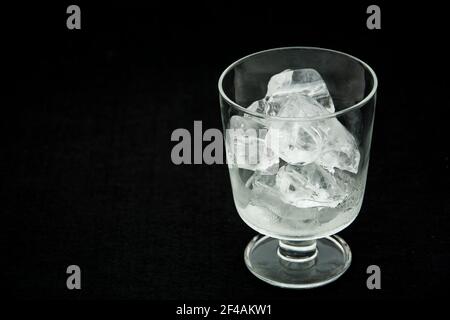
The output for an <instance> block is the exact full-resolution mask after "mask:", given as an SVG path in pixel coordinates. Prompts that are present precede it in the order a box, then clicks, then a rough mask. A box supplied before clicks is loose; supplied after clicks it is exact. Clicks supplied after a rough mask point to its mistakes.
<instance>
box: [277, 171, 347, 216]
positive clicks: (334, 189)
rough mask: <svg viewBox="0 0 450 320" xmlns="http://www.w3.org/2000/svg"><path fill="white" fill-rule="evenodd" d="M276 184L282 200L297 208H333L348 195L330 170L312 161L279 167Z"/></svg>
mask: <svg viewBox="0 0 450 320" xmlns="http://www.w3.org/2000/svg"><path fill="white" fill-rule="evenodd" d="M276 186H277V188H278V190H279V191H280V194H281V199H282V200H284V201H285V202H287V203H289V204H292V205H294V206H296V207H299V208H311V207H331V208H335V207H337V206H338V205H339V204H340V203H341V202H342V201H344V199H345V198H346V197H347V196H348V191H347V190H346V189H344V188H343V187H342V186H341V185H340V184H339V181H338V180H337V179H336V178H335V177H334V176H333V175H332V174H331V173H330V172H328V171H327V170H325V169H323V168H322V167H321V166H319V165H317V164H314V163H311V164H308V165H304V166H293V165H290V164H287V165H286V166H283V167H281V168H280V170H278V173H277V176H276Z"/></svg>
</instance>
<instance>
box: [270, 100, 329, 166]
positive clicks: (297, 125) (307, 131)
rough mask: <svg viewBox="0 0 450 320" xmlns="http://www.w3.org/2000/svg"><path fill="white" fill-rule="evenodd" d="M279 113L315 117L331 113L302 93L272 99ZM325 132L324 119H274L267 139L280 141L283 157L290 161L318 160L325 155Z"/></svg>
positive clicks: (298, 116)
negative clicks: (321, 126) (322, 152)
mask: <svg viewBox="0 0 450 320" xmlns="http://www.w3.org/2000/svg"><path fill="white" fill-rule="evenodd" d="M267 103H270V104H272V105H273V106H276V107H273V109H278V113H277V116H279V117H284V118H300V117H314V116H320V115H321V114H324V113H325V114H326V113H328V112H327V111H326V110H325V108H324V107H323V106H321V105H320V104H319V103H318V102H317V101H315V100H314V99H312V98H310V97H308V96H305V95H303V94H300V93H292V94H284V95H276V96H273V97H271V98H270V99H268V101H267ZM323 137H324V135H323V133H322V132H321V129H320V121H289V120H273V121H271V122H270V128H269V131H268V133H267V136H266V139H267V140H269V139H270V140H271V141H276V143H277V147H278V153H279V156H280V158H282V159H283V160H284V161H286V162H288V163H290V164H307V163H311V162H314V161H315V160H316V159H318V157H319V156H320V154H321V151H322V145H323Z"/></svg>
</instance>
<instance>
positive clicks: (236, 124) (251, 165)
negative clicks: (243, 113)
mask: <svg viewBox="0 0 450 320" xmlns="http://www.w3.org/2000/svg"><path fill="white" fill-rule="evenodd" d="M266 134H267V129H264V127H263V126H262V125H261V124H260V123H258V122H256V121H254V120H253V119H252V118H245V117H240V116H232V117H231V119H230V129H228V130H227V133H226V146H227V161H228V165H229V166H231V167H232V166H234V165H235V166H237V167H238V168H242V169H248V170H252V171H259V172H261V173H262V174H275V173H276V172H277V170H278V163H279V160H278V156H277V154H276V153H275V152H274V151H273V150H272V149H271V148H270V147H268V146H267V145H266V140H265V136H266Z"/></svg>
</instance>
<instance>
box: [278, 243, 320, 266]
mask: <svg viewBox="0 0 450 320" xmlns="http://www.w3.org/2000/svg"><path fill="white" fill-rule="evenodd" d="M277 253H278V256H279V257H280V258H281V259H283V260H284V261H286V262H295V263H307V264H311V263H313V262H314V259H315V258H316V257H317V246H316V240H304V241H288V240H279V241H278V251H277Z"/></svg>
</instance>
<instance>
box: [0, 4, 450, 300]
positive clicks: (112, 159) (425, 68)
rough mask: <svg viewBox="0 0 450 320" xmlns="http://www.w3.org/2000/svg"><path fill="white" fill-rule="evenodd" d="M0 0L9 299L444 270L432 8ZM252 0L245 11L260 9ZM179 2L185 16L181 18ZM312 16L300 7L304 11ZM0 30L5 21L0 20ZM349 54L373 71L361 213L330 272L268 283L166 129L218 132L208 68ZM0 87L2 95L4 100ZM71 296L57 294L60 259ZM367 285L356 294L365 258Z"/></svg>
mask: <svg viewBox="0 0 450 320" xmlns="http://www.w3.org/2000/svg"><path fill="white" fill-rule="evenodd" d="M67 5H68V4H63V5H61V4H60V5H55V6H53V7H51V8H43V7H36V8H35V7H33V8H31V7H27V6H24V7H15V8H11V9H9V8H8V9H7V10H6V9H5V14H4V15H5V19H6V20H4V21H3V22H5V21H6V24H7V27H8V29H7V30H10V32H8V34H7V35H6V36H5V37H6V41H7V43H8V45H7V46H6V47H5V51H6V53H7V54H8V58H7V60H5V61H4V62H6V65H7V74H6V76H7V79H8V82H9V83H10V84H12V88H11V89H10V88H9V86H8V87H7V95H6V97H7V98H8V100H7V101H8V102H7V103H2V115H1V117H0V121H1V128H2V130H4V134H3V137H4V138H5V142H4V143H3V144H2V151H1V158H0V181H1V204H2V206H1V207H2V209H1V212H2V221H3V222H2V229H3V231H2V232H1V245H2V247H1V249H2V261H3V263H2V273H3V276H4V278H5V279H6V281H5V282H3V284H4V286H5V287H6V289H4V292H7V293H8V295H9V296H10V297H13V298H67V299H72V298H81V299H91V298H92V299H94V298H127V299H128V298H130V299H135V298H139V299H179V300H181V301H187V300H189V299H216V300H217V299H223V300H225V301H227V300H231V299H241V298H254V299H269V301H272V300H275V299H308V298H332V299H334V298H336V297H338V298H342V299H345V298H399V297H400V298H403V297H405V298H406V297H416V298H417V297H418V298H425V297H431V296H436V295H438V289H439V288H443V287H445V285H446V284H447V282H448V280H449V279H448V258H449V256H448V248H449V244H450V240H449V236H448V226H449V213H450V212H449V211H450V210H449V201H448V194H449V192H448V191H449V190H448V178H447V176H448V147H447V146H446V143H445V141H446V140H447V138H448V125H447V126H445V125H444V124H445V123H446V122H447V119H446V118H445V109H448V98H446V95H447V94H448V89H447V88H446V87H447V86H448V84H446V83H444V82H442V81H439V80H438V76H439V74H440V73H444V72H445V71H444V70H443V67H444V62H445V60H446V59H448V58H447V57H446V56H445V52H446V51H445V50H443V48H440V47H439V45H440V44H442V39H440V40H439V41H436V40H434V39H433V37H432V35H437V37H438V38H439V34H442V36H443V32H444V31H443V25H444V20H443V19H444V18H445V17H444V16H443V14H442V9H441V8H439V7H435V6H432V5H430V6H427V8H426V9H423V8H420V7H417V8H414V7H412V6H399V8H398V9H397V8H394V7H392V6H388V5H381V8H382V30H377V31H370V30H367V28H366V27H365V20H366V17H367V15H366V13H365V9H366V8H367V5H341V6H338V5H336V4H335V5H333V6H330V5H325V4H323V3H320V4H317V5H316V6H311V5H309V6H305V5H304V4H301V3H300V4H299V5H298V7H290V6H289V8H286V7H279V8H278V7H275V8H274V7H273V6H270V7H266V6H264V7H263V8H257V7H253V8H243V7H242V6H237V5H235V6H233V5H231V4H227V5H218V4H212V3H211V4H207V3H205V4H204V5H202V6H201V7H199V8H198V10H197V8H194V7H189V8H188V7H186V8H184V7H180V6H178V5H175V4H174V5H173V7H171V8H162V7H156V6H153V7H151V8H137V7H135V8H133V7H129V8H123V7H115V8H111V7H108V6H107V5H104V6H103V7H102V8H93V7H89V6H88V5H87V4H86V5H85V4H81V10H82V30H80V31H69V30H67V29H66V26H65V20H66V17H67V15H66V14H65V9H66V7H67ZM261 6H262V5H261ZM188 10H189V14H188ZM311 12H314V13H315V14H310V13H311ZM4 30H5V29H4ZM291 45H308V46H321V47H328V48H332V49H336V50H341V51H344V52H348V53H350V54H353V55H355V56H357V57H359V58H361V59H363V60H364V61H366V62H367V63H369V64H370V65H371V66H372V67H373V68H374V69H375V71H376V72H377V75H378V77H379V82H380V86H379V93H378V102H377V115H376V121H375V127H374V136H373V143H372V152H371V161H370V168H369V175H368V180H367V189H366V193H365V199H364V204H363V208H362V210H361V214H360V215H359V217H358V218H357V220H356V221H355V222H354V223H353V224H352V225H351V226H350V227H349V228H347V229H346V230H344V231H342V232H341V233H340V234H341V235H342V237H343V238H344V239H345V240H346V241H347V242H348V243H349V245H350V246H351V249H352V252H353V262H352V265H351V267H350V269H349V271H348V272H347V273H346V274H345V275H344V276H343V277H342V278H341V279H339V280H338V281H337V282H335V283H332V284H330V285H328V286H326V287H323V288H319V289H315V290H310V291H289V290H281V289H277V288H274V287H271V286H269V285H266V284H265V283H263V282H261V281H259V280H257V279H256V278H255V277H253V276H252V275H251V274H250V273H249V272H248V271H247V269H246V267H245V265H244V261H243V250H244V247H245V245H246V244H247V242H248V241H249V240H250V239H251V237H252V236H253V235H254V234H255V232H254V231H253V230H251V229H250V228H249V227H247V226H246V225H245V224H244V222H243V221H242V220H241V219H240V218H239V216H238V214H237V212H236V210H235V208H234V204H233V201H232V194H231V186H230V182H229V177H228V172H227V168H226V166H224V165H210V166H208V165H181V166H176V165H173V164H172V162H171V159H170V151H171V149H172V147H173V145H174V144H175V143H173V142H171V141H170V136H171V133H172V131H173V130H174V129H176V128H187V129H188V130H190V131H191V132H192V130H193V121H194V120H202V121H203V128H204V129H207V128H221V120H220V112H219V105H218V92H217V80H218V77H219V75H220V73H221V71H222V70H223V69H224V68H225V67H226V66H227V65H229V64H230V63H231V62H233V61H234V60H236V59H238V58H240V57H242V56H244V55H246V54H249V53H252V52H255V51H259V50H262V49H267V48H272V47H280V46H291ZM9 98H10V99H9ZM70 264H77V265H79V266H80V267H81V269H82V290H80V291H69V290H67V289H66V277H67V275H66V273H65V271H66V268H67V266H68V265H70ZM371 264H376V265H379V266H380V267H381V270H382V289H381V290H379V291H369V290H368V289H367V288H366V279H367V274H366V268H367V266H369V265H371Z"/></svg>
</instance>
